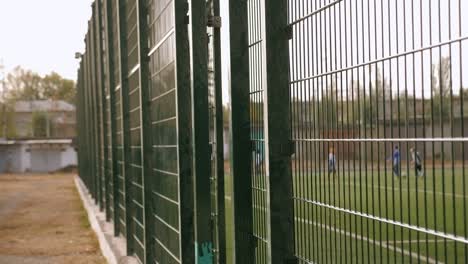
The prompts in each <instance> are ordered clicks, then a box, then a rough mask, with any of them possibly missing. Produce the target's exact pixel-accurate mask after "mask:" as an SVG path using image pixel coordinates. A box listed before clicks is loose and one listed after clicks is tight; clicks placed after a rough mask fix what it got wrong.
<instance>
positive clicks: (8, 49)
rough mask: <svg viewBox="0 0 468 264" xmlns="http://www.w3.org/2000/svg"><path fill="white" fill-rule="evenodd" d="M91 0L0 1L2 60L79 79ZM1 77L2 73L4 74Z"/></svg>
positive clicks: (12, 66) (10, 63)
mask: <svg viewBox="0 0 468 264" xmlns="http://www.w3.org/2000/svg"><path fill="white" fill-rule="evenodd" d="M91 2H92V1H91V0H0V63H1V60H2V59H3V64H4V65H5V67H6V71H7V72H8V71H10V70H11V69H13V68H14V67H16V66H18V65H21V66H22V67H24V68H27V69H31V70H33V71H36V72H38V73H40V74H47V73H49V72H51V71H56V72H58V73H59V74H61V75H63V76H64V77H66V78H70V79H73V80H74V79H76V71H77V61H76V60H75V59H74V55H75V52H76V51H82V50H83V49H84V43H83V39H84V36H85V33H86V28H87V26H88V23H87V21H88V19H89V18H90V17H91ZM0 78H1V73H0Z"/></svg>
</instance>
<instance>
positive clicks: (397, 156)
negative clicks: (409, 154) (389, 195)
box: [392, 145, 401, 177]
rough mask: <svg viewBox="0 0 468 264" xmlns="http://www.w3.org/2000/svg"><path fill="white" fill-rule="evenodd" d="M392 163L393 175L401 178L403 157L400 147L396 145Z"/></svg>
mask: <svg viewBox="0 0 468 264" xmlns="http://www.w3.org/2000/svg"><path fill="white" fill-rule="evenodd" d="M392 162H393V175H395V176H397V177H400V163H401V155H400V150H399V149H398V146H396V145H395V148H394V149H393V155H392Z"/></svg>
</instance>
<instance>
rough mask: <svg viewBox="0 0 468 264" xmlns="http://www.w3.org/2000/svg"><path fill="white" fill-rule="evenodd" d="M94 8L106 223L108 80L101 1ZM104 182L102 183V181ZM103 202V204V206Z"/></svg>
mask: <svg viewBox="0 0 468 264" xmlns="http://www.w3.org/2000/svg"><path fill="white" fill-rule="evenodd" d="M96 8H97V11H96V12H97V13H96V15H97V17H96V19H97V29H98V30H97V32H96V34H97V40H98V41H97V56H96V59H97V61H98V71H97V73H98V86H97V87H98V93H99V97H98V99H99V101H98V104H100V107H99V112H98V113H99V119H98V120H99V123H100V125H99V126H100V130H99V132H100V134H99V137H100V141H101V143H100V144H99V150H100V152H101V153H100V155H99V160H100V161H101V165H100V167H99V170H100V172H101V183H103V186H101V192H102V191H103V192H104V194H103V195H101V196H102V197H101V210H102V208H103V206H105V207H104V212H105V215H106V221H109V220H110V207H109V200H110V199H109V188H108V187H109V185H108V183H109V169H108V166H107V159H108V138H107V116H106V109H107V107H106V105H107V104H106V100H107V99H106V96H107V95H106V79H105V78H106V77H107V78H108V77H109V76H108V75H106V74H105V68H104V67H105V65H104V61H105V60H104V57H105V54H104V46H103V41H104V40H103V38H102V37H103V30H105V29H104V26H103V19H102V17H103V9H102V2H101V1H96ZM104 32H105V31H104ZM102 180H104V182H103V181H102ZM103 202H104V204H103Z"/></svg>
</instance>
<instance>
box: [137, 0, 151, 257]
mask: <svg viewBox="0 0 468 264" xmlns="http://www.w3.org/2000/svg"><path fill="white" fill-rule="evenodd" d="M148 12H149V11H148V5H147V1H143V0H137V17H138V19H137V21H138V38H139V42H138V57H139V61H140V71H139V77H138V78H139V83H140V116H141V130H140V131H141V145H142V155H143V157H142V159H141V160H142V163H143V164H142V175H143V181H142V185H143V207H144V212H143V213H144V223H143V224H144V227H145V230H144V232H145V234H144V239H145V241H144V245H145V256H144V263H152V262H153V259H154V239H152V236H153V234H154V221H153V208H154V204H153V199H151V197H152V196H153V190H154V188H153V186H154V179H153V178H154V177H153V174H152V159H153V140H152V129H151V126H152V124H151V96H150V92H151V90H150V86H149V80H150V78H149V57H148V52H149V47H148V20H147V18H148V15H149V13H148Z"/></svg>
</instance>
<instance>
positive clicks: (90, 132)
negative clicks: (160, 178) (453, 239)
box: [86, 21, 97, 201]
mask: <svg viewBox="0 0 468 264" xmlns="http://www.w3.org/2000/svg"><path fill="white" fill-rule="evenodd" d="M88 26H89V30H88V34H87V37H86V65H87V66H86V68H87V73H88V74H87V85H86V93H87V94H86V98H87V109H88V114H87V119H88V140H89V145H88V148H89V152H88V153H89V155H88V157H89V158H88V160H89V185H90V187H91V194H92V197H93V198H94V200H95V201H97V189H96V170H95V156H94V153H95V151H94V149H95V142H94V122H93V121H94V118H93V104H92V98H93V96H92V87H93V75H92V63H91V58H92V56H91V54H92V49H91V36H92V31H91V21H89V22H88Z"/></svg>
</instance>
